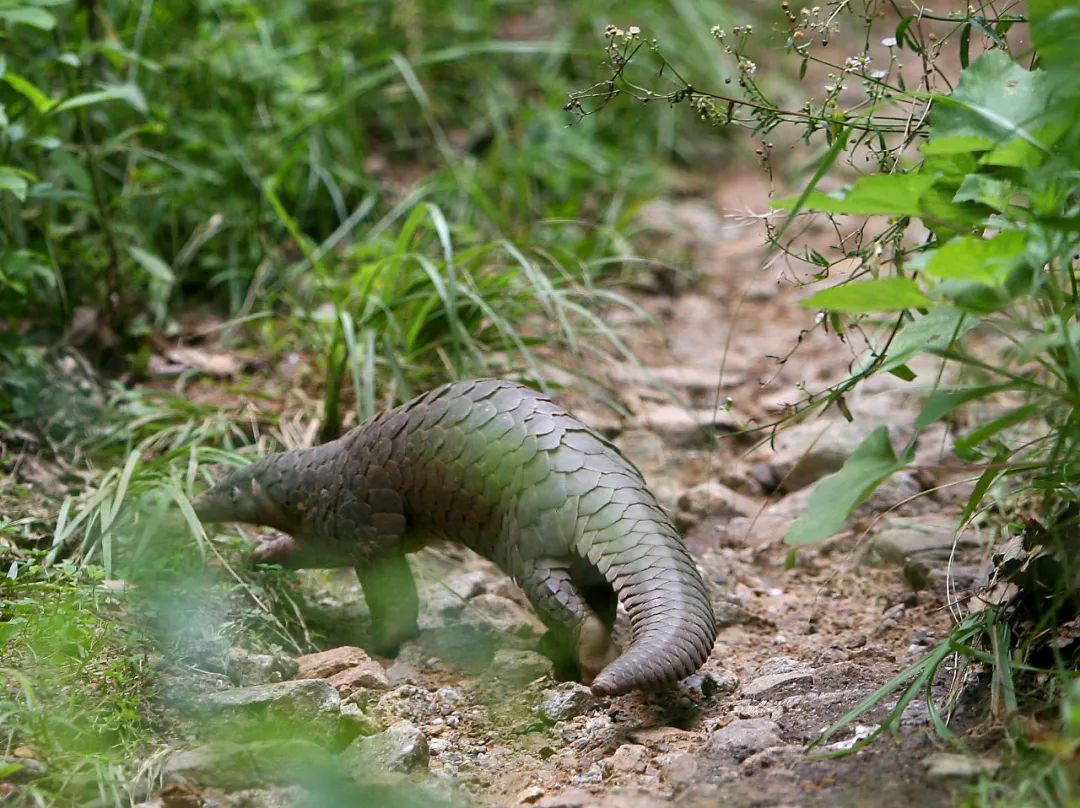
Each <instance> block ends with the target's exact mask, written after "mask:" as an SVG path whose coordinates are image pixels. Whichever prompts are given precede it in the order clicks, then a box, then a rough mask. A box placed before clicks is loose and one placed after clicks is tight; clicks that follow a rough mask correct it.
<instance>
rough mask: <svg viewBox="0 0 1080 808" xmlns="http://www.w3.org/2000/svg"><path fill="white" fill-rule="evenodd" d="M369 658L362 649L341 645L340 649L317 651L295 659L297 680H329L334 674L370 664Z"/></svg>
mask: <svg viewBox="0 0 1080 808" xmlns="http://www.w3.org/2000/svg"><path fill="white" fill-rule="evenodd" d="M370 661H371V657H370V656H368V652H367V651H365V650H364V649H363V648H357V647H356V646H355V645H343V646H341V647H340V648H331V649H329V650H328V651H319V652H318V653H315V654H305V655H304V656H302V657H297V659H296V664H297V667H298V670H297V673H296V678H297V679H329V678H330V677H331V676H333V675H334V674H335V673H340V672H341V671H343V670H345V669H346V668H355V667H356V666H357V665H363V664H364V663H365V662H370Z"/></svg>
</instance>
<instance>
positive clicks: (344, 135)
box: [0, 0, 725, 805]
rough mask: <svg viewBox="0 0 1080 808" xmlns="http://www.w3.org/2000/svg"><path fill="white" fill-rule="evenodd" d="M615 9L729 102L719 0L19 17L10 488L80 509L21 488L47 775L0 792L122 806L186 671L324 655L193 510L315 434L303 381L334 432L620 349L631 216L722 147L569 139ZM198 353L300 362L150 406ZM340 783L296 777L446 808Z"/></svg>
mask: <svg viewBox="0 0 1080 808" xmlns="http://www.w3.org/2000/svg"><path fill="white" fill-rule="evenodd" d="M612 14H618V15H619V16H620V17H622V16H626V15H633V16H638V17H639V18H640V19H642V20H643V21H644V20H646V19H649V20H652V21H653V24H655V25H656V26H659V27H661V28H662V29H663V30H666V31H668V32H670V33H671V35H672V36H679V37H684V36H685V37H686V38H687V41H689V42H692V43H695V44H692V45H690V46H688V47H687V48H686V49H685V52H684V55H685V57H686V58H687V59H688V60H690V61H692V62H693V64H695V65H696V66H698V67H699V68H700V69H701V70H703V71H705V72H707V73H708V74H710V75H714V76H716V78H717V79H718V80H720V79H721V78H723V73H722V71H721V70H720V67H719V62H718V61H717V60H716V59H715V54H714V53H713V51H712V49H711V47H710V46H709V45H710V42H709V39H708V36H707V30H708V26H709V25H710V24H714V23H715V22H717V21H723V19H724V14H725V12H724V8H723V6H722V5H721V4H720V3H719V2H718V1H717V0H696V2H689V0H670V2H665V3H662V4H656V3H648V2H644V0H633V1H632V2H629V3H614V2H610V0H593V1H592V2H586V3H579V2H570V0H556V1H554V2H548V3H543V4H535V3H529V2H523V1H521V0H511V1H510V2H503V3H497V4H487V3H471V2H464V0H451V2H441V1H440V2H433V1H432V0H403V1H401V2H390V1H389V0H386V1H383V0H379V1H378V2H344V0H329V1H326V0H315V2H303V1H302V0H286V2H282V3H276V4H264V3H252V2H245V0H238V1H237V0H228V2H220V1H219V0H197V2H195V3H188V4H168V3H155V2H153V0H142V1H141V2H137V3H136V2H122V1H121V0H114V1H113V0H85V2H81V3H75V2H71V0H8V1H7V2H5V1H4V0H0V464H2V467H3V469H5V470H7V469H11V468H15V467H16V465H17V463H21V462H22V458H24V457H30V458H32V460H31V461H30V462H31V463H32V464H34V466H35V471H37V472H39V474H38V477H37V480H38V481H39V483H42V484H44V485H45V486H47V487H48V488H49V489H50V490H49V492H48V493H49V495H50V496H51V497H53V499H54V501H55V502H56V503H57V510H56V520H55V524H53V523H52V521H51V519H49V520H44V519H43V517H40V516H34V517H33V518H31V517H29V516H24V515H23V514H22V513H20V508H21V507H22V506H23V505H28V504H29V502H30V496H29V492H28V491H26V490H25V489H23V488H21V487H19V486H15V485H8V484H7V483H6V482H5V483H4V486H5V488H4V490H3V497H2V498H0V510H3V511H5V512H4V513H0V559H2V560H3V565H2V567H0V571H3V572H5V573H6V577H5V578H4V579H3V580H2V581H0V631H2V632H3V634H2V639H3V640H4V641H5V642H4V645H3V647H2V649H0V665H3V666H5V673H4V674H3V676H2V677H0V681H2V683H3V685H2V687H0V715H2V721H0V723H2V724H3V726H4V732H5V735H4V739H3V740H4V741H5V742H6V745H7V748H8V749H18V750H20V753H21V754H24V755H25V756H26V757H25V758H22V759H24V760H26V761H27V762H26V763H25V764H20V763H18V762H0V780H4V779H5V778H9V777H10V778H13V779H12V780H11V782H22V781H25V780H29V779H31V775H32V774H34V772H32V771H31V770H32V769H35V770H36V768H37V764H40V765H43V766H44V767H45V774H44V775H41V776H38V777H37V779H36V780H34V782H33V784H32V785H25V786H22V787H21V790H20V791H18V792H17V794H18V795H20V798H25V800H26V801H27V803H28V804H51V803H58V804H86V803H92V804H98V805H119V804H129V802H130V800H131V798H133V797H137V795H139V794H141V793H142V791H141V790H140V789H143V790H144V789H145V786H146V785H151V784H153V782H154V777H155V776H156V775H157V772H158V770H159V769H160V766H161V764H162V762H163V761H162V759H161V757H160V754H159V752H158V750H160V749H161V748H162V747H163V746H164V744H166V743H170V742H173V741H175V736H176V735H177V734H179V733H180V732H181V731H183V732H187V731H189V730H193V725H185V724H184V723H183V721H182V720H180V719H179V718H178V717H177V716H176V715H174V714H173V712H172V708H173V707H175V706H176V705H175V703H174V702H175V699H174V698H173V695H174V694H172V693H171V688H172V686H171V685H170V686H169V687H166V686H165V685H166V684H167V682H166V679H168V677H167V676H166V675H165V674H166V673H168V672H172V673H174V674H175V673H176V672H177V671H178V670H179V671H181V672H182V673H183V675H186V676H189V677H190V675H191V673H192V671H193V670H194V669H199V670H204V669H205V670H212V671H215V670H221V666H222V664H223V663H222V661H221V658H222V654H223V653H224V651H225V650H226V649H227V648H229V647H231V646H232V645H233V644H235V643H236V642H237V641H238V640H239V639H240V638H243V644H244V645H245V646H247V647H254V648H260V649H269V650H274V649H281V648H287V649H289V650H290V651H296V650H297V649H299V648H303V649H305V650H307V649H308V648H310V645H311V639H312V638H311V637H310V636H308V633H307V632H308V628H307V626H306V625H305V623H304V620H303V616H302V614H301V611H300V608H299V605H298V603H297V600H298V598H296V597H295V594H296V593H295V590H294V588H293V587H294V586H295V583H294V581H295V579H294V578H286V577H285V576H281V575H274V574H270V573H268V572H267V571H265V570H264V571H261V572H259V573H257V574H256V573H255V572H254V571H251V570H244V569H241V568H238V567H236V566H234V565H233V564H232V563H231V561H230V558H231V557H232V556H233V555H235V552H234V551H236V550H237V549H239V548H240V545H242V544H243V537H242V536H231V537H225V538H223V537H220V536H214V537H208V536H207V535H206V534H205V532H204V531H203V529H202V527H201V525H199V523H198V521H197V520H196V519H195V517H194V514H193V513H192V512H191V509H190V505H189V503H188V498H189V496H190V494H191V492H192V491H193V490H194V488H195V487H196V486H197V485H198V484H199V483H200V481H201V480H202V479H203V478H205V477H206V475H207V473H208V472H207V471H206V470H205V469H206V467H207V466H209V465H210V464H213V463H216V462H226V463H239V462H244V460H245V459H246V457H247V456H249V455H251V454H253V453H259V452H263V451H265V450H266V449H267V448H269V447H270V446H273V445H276V444H277V443H279V442H282V441H286V440H296V439H298V437H297V435H296V434H294V433H293V432H290V429H291V428H293V426H294V425H292V424H290V425H289V428H286V425H283V424H282V423H281V421H280V420H279V419H280V412H281V410H282V408H283V407H292V408H294V409H296V408H298V407H300V406H304V407H309V405H310V404H311V397H312V396H311V395H309V394H307V393H305V392H304V391H305V390H308V391H311V392H312V394H313V395H316V396H317V395H322V397H323V410H322V413H321V422H322V424H321V425H322V434H323V435H324V436H327V437H329V436H331V435H333V434H335V433H336V432H337V431H339V430H340V429H341V428H343V427H344V426H346V425H347V423H348V422H349V421H350V420H352V419H356V418H361V417H364V416H365V415H368V414H370V413H371V412H373V411H374V409H376V408H377V407H378V406H380V405H382V404H385V403H389V402H392V401H394V400H396V399H400V398H402V397H404V396H407V395H409V394H411V393H413V392H418V391H419V389H421V388H423V387H426V386H428V385H430V384H433V383H435V382H437V381H444V380H445V379H447V378H451V377H455V376H460V375H464V374H469V373H478V372H499V373H510V374H518V375H520V376H522V377H523V378H529V379H532V380H534V381H536V382H538V383H541V384H543V383H545V380H546V379H547V378H548V376H549V373H550V365H551V363H552V362H554V361H561V360H570V361H576V362H578V363H579V364H582V363H583V360H587V359H590V358H594V357H596V356H598V355H608V354H612V353H614V354H622V355H625V349H624V348H623V346H622V345H621V344H620V343H619V341H618V340H617V338H616V337H615V335H614V333H613V332H612V331H611V330H610V329H609V328H608V327H607V326H606V324H605V320H604V315H605V312H606V311H608V310H609V309H610V308H611V307H612V306H629V305H630V304H629V302H628V301H626V300H625V299H624V298H622V297H621V296H620V295H619V293H618V289H617V284H618V283H619V282H620V281H624V280H626V279H628V278H633V277H634V276H635V273H637V272H638V271H639V269H640V267H642V266H644V265H645V262H644V261H643V260H641V259H640V258H639V257H638V256H637V255H636V253H635V251H634V248H633V238H634V235H635V231H634V228H635V225H634V223H633V217H634V213H635V210H636V208H637V207H638V206H639V205H640V204H641V203H642V202H643V201H645V200H647V199H649V198H650V196H652V195H653V194H654V193H656V192H658V191H659V190H660V189H662V188H663V187H664V183H665V179H666V173H667V171H668V169H669V168H670V167H672V166H679V165H686V164H689V163H691V162H693V161H695V160H697V159H700V157H701V155H702V154H704V153H709V152H713V153H714V152H715V151H716V146H715V145H714V143H713V141H712V139H711V138H701V137H699V136H698V135H700V134H703V133H704V130H702V129H701V127H699V126H697V125H696V124H695V123H694V122H689V123H686V122H681V121H680V120H679V117H678V115H677V114H675V112H674V111H662V112H661V113H660V114H658V115H657V114H653V113H645V112H643V111H640V110H626V111H625V113H624V114H620V115H618V116H612V117H610V118H608V119H607V120H603V121H600V120H597V121H596V122H595V123H590V125H589V126H584V127H583V126H577V127H568V126H567V124H568V123H569V120H570V117H569V116H568V115H567V113H566V112H565V111H564V110H563V107H564V105H565V103H566V98H567V93H568V91H569V89H570V88H571V87H572V86H573V85H574V83H575V82H577V81H579V80H580V79H581V78H582V77H583V76H586V75H588V74H589V72H590V71H591V70H592V69H593V63H594V60H595V57H594V54H593V45H594V43H595V42H596V38H597V36H599V34H600V32H602V30H603V28H604V26H605V25H606V24H607V23H608V22H610V19H609V17H610V15H612ZM207 314H209V315H212V316H211V317H206V316H205V315H207ZM192 322H195V323H196V326H192V325H191V323H192ZM206 322H210V323H211V324H212V325H211V326H210V327H209V328H208V329H206V328H205V327H204V324H205V323H206ZM199 327H204V330H199ZM181 340H182V341H183V342H184V343H185V344H187V345H192V344H194V345H195V346H197V347H199V348H201V349H204V350H205V351H207V352H209V353H213V352H215V351H222V352H227V353H228V354H229V355H230V356H237V355H239V356H242V357H244V359H245V361H246V362H248V363H249V364H248V367H250V366H251V365H255V366H258V367H260V368H261V369H264V370H265V369H266V368H274V367H277V362H278V361H279V360H281V359H284V358H286V357H290V360H289V361H292V359H291V357H296V356H299V357H300V358H299V370H298V371H297V372H296V373H295V374H294V375H289V376H285V377H283V378H280V379H278V378H274V375H275V374H273V373H259V374H248V373H246V372H241V373H239V374H238V376H237V377H236V378H234V380H233V382H232V383H231V384H227V385H226V384H223V385H222V387H223V389H224V391H225V395H226V399H225V400H226V401H227V405H226V406H221V404H220V401H215V403H214V404H205V403H201V402H200V401H198V400H195V399H194V397H192V396H190V395H189V394H188V392H187V389H188V385H190V384H191V382H192V381H193V380H195V379H196V378H197V377H198V374H199V369H198V368H188V369H186V370H185V371H184V373H183V374H182V375H181V376H180V377H179V378H178V379H176V380H170V382H172V381H175V384H174V385H173V386H172V389H170V390H165V389H161V388H163V387H164V386H165V382H162V381H160V380H159V381H158V382H157V383H156V384H155V385H153V386H151V385H142V384H140V382H142V381H145V380H146V379H147V378H148V377H151V376H154V375H155V374H154V372H153V367H152V361H153V360H154V359H156V358H159V357H160V355H161V353H162V351H163V350H164V346H167V345H175V344H177V342H178V341H181ZM253 375H257V376H258V379H259V380H258V381H255V380H253V378H251V377H252V376H253ZM260 385H261V386H260ZM256 388H257V389H256ZM241 395H242V396H244V398H245V399H246V404H245V406H243V407H242V408H236V409H234V408H231V407H230V406H228V405H231V404H232V403H233V402H234V401H236V400H237V399H238V398H239V397H240V396H241ZM211 447H213V448H211ZM35 505H36V501H35ZM118 580H126V581H127V582H128V583H129V584H133V585H135V586H134V588H131V587H127V588H124V587H118V586H117V585H116V584H115V582H116V581H118ZM148 660H149V661H148ZM169 681H171V682H172V684H175V677H172V679H170V680H169ZM182 728H183V729H182ZM194 729H198V727H197V726H194ZM282 754H289V750H288V749H284V750H282ZM332 763H333V761H332V760H328V759H327V757H326V756H325V755H323V756H321V757H319V756H316V758H315V759H313V760H304V761H301V768H303V769H304V770H305V771H306V773H307V774H308V775H311V774H313V773H317V774H319V779H318V783H317V784H312V783H311V782H307V781H305V782H306V784H307V785H309V786H311V788H310V789H309V795H308V796H309V797H310V798H311V799H312V800H315V801H316V802H318V804H327V805H340V804H346V803H349V802H357V803H358V804H359V803H360V802H363V801H367V800H370V801H373V804H390V803H393V804H402V805H404V804H417V805H422V804H434V803H435V802H437V800H433V799H431V798H430V795H426V794H419V795H413V794H412V792H411V791H408V790H406V791H402V790H401V789H398V788H397V787H396V786H392V785H390V786H386V787H383V786H380V785H377V784H367V785H364V784H357V783H356V782H355V781H354V780H351V779H349V778H348V777H345V776H344V775H343V774H342V773H341V772H340V771H338V770H336V769H333V767H332V766H331V764H332ZM328 766H330V768H328ZM20 771H22V775H20V773H19V772H20ZM20 778H21V779H20ZM300 779H303V778H300ZM315 785H318V788H315ZM0 788H7V783H2V784H0ZM10 793H11V792H9V791H4V794H5V795H10Z"/></svg>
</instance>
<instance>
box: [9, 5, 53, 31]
mask: <svg viewBox="0 0 1080 808" xmlns="http://www.w3.org/2000/svg"><path fill="white" fill-rule="evenodd" d="M0 22H6V23H8V24H10V25H27V26H30V27H31V28H39V29H40V30H42V31H51V30H52V29H53V28H55V27H56V17H54V16H53V15H52V14H50V13H49V12H48V11H46V10H45V9H43V8H34V7H33V6H16V7H15V8H7V9H5V8H0Z"/></svg>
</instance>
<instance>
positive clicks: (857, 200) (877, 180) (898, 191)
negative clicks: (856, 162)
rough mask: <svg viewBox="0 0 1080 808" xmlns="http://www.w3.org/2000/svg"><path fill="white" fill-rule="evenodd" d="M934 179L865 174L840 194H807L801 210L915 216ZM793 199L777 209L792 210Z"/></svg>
mask: <svg viewBox="0 0 1080 808" xmlns="http://www.w3.org/2000/svg"><path fill="white" fill-rule="evenodd" d="M935 180H936V178H935V177H932V176H928V175H924V174H868V175H867V176H865V177H860V178H859V179H858V180H857V181H856V182H855V184H854V185H853V186H852V187H851V188H850V189H849V190H848V191H846V192H844V193H842V194H823V193H821V192H820V191H814V192H813V193H810V194H806V195H805V196H806V199H805V201H804V203H803V207H805V208H809V209H810V210H818V211H821V212H823V213H852V214H858V215H860V216H873V215H886V216H918V215H919V212H920V210H921V208H920V206H919V198H920V197H921V196H922V195H923V194H924V193H926V192H927V191H928V190H930V188H931V186H933V184H934V182H935ZM796 201H798V200H797V199H796V198H795V197H791V198H789V199H782V200H780V201H779V202H777V203H776V207H778V208H791V207H794V204H795V202H796Z"/></svg>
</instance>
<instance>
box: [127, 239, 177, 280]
mask: <svg viewBox="0 0 1080 808" xmlns="http://www.w3.org/2000/svg"><path fill="white" fill-rule="evenodd" d="M128 252H129V253H130V254H131V257H132V258H134V259H135V262H136V263H137V264H138V265H139V266H141V267H142V268H143V269H145V270H146V272H147V274H148V275H150V276H151V277H152V278H154V280H158V281H161V282H162V283H170V284H171V283H172V282H173V281H174V280H176V276H175V275H173V271H172V270H171V269H170V268H169V265H168V264H166V263H165V262H164V261H162V260H161V259H160V258H158V257H157V256H156V255H154V254H153V253H151V252H147V251H146V250H143V249H140V248H139V247H128Z"/></svg>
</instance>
